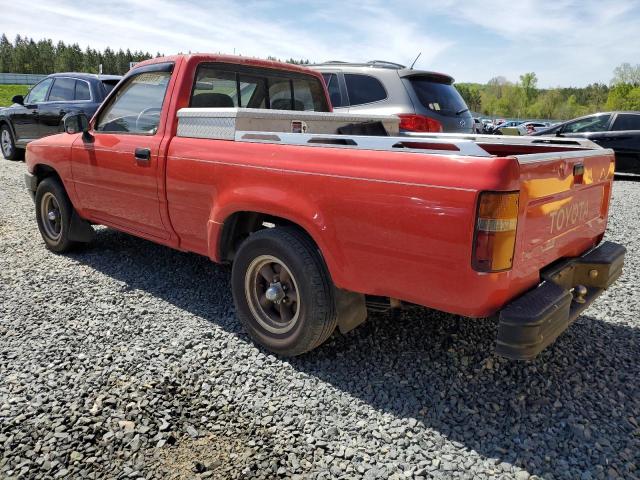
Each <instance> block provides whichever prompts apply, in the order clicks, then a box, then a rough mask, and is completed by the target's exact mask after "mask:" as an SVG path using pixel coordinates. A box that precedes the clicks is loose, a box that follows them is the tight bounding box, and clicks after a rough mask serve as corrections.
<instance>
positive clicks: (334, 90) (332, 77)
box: [322, 73, 343, 107]
mask: <svg viewBox="0 0 640 480" xmlns="http://www.w3.org/2000/svg"><path fill="white" fill-rule="evenodd" d="M322 76H323V77H324V83H326V84H327V90H328V91H329V98H330V99H331V105H333V106H334V107H342V106H343V103H342V94H341V93H340V85H339V84H338V75H336V74H335V73H323V74H322Z"/></svg>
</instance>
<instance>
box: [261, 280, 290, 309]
mask: <svg viewBox="0 0 640 480" xmlns="http://www.w3.org/2000/svg"><path fill="white" fill-rule="evenodd" d="M264 295H265V297H267V300H269V301H270V302H273V303H275V304H280V302H282V300H284V297H285V293H284V289H283V288H282V284H281V283H280V282H277V283H272V284H271V286H269V288H267V291H266V292H264Z"/></svg>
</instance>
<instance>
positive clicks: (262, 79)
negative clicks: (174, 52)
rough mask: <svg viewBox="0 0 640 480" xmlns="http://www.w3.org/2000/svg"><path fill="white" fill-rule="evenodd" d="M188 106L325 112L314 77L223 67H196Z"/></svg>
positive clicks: (323, 97) (319, 83)
mask: <svg viewBox="0 0 640 480" xmlns="http://www.w3.org/2000/svg"><path fill="white" fill-rule="evenodd" d="M189 106H190V107H192V108H224V107H246V108H270V109H274V110H306V111H316V112H328V111H329V107H328V105H327V99H326V97H325V93H324V87H323V85H322V82H321V81H320V79H318V78H317V77H315V76H312V75H305V74H299V73H296V72H291V73H285V72H278V71H276V70H271V69H261V68H251V67H241V68H238V67H237V66H235V67H234V66H232V65H226V64H205V65H201V66H200V67H198V71H197V74H196V80H195V82H194V85H193V89H192V92H191V100H190V102H189Z"/></svg>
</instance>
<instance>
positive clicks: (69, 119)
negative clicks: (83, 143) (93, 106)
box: [62, 112, 89, 134]
mask: <svg viewBox="0 0 640 480" xmlns="http://www.w3.org/2000/svg"><path fill="white" fill-rule="evenodd" d="M62 124H63V125H64V131H65V132H67V133H69V134H74V133H80V132H82V133H88V132H89V119H88V118H87V116H86V115H85V113H84V112H79V113H67V114H66V115H65V116H64V118H63V119H62Z"/></svg>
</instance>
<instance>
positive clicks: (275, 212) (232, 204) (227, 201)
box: [207, 186, 346, 286]
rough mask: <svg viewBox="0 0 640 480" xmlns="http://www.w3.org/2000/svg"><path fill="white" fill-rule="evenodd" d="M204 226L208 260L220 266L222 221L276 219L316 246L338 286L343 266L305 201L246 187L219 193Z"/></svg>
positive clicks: (322, 222)
mask: <svg viewBox="0 0 640 480" xmlns="http://www.w3.org/2000/svg"><path fill="white" fill-rule="evenodd" d="M213 205H214V207H213V209H212V211H211V215H210V217H209V222H208V225H207V236H208V238H207V242H208V255H209V257H210V258H211V259H212V260H214V261H216V262H220V261H221V260H222V259H221V258H220V242H221V235H222V229H223V226H224V223H225V221H226V220H227V219H228V218H229V217H231V215H233V214H234V213H237V212H256V213H263V214H266V215H271V216H274V217H280V218H284V219H286V220H288V221H289V222H291V223H293V224H295V225H298V226H299V227H300V228H301V229H303V230H304V231H305V232H306V233H307V234H308V235H309V236H310V237H311V238H312V239H313V240H314V242H315V243H316V245H318V248H319V249H320V253H321V255H322V256H323V258H324V260H325V262H326V264H327V267H328V269H329V273H330V274H331V278H332V280H333V282H334V283H335V284H336V285H337V286H340V284H341V283H342V279H343V277H344V269H345V266H346V262H345V258H344V255H343V254H342V251H341V248H340V245H339V244H338V242H336V235H335V231H334V229H333V227H332V226H331V225H330V224H328V223H327V222H326V217H325V215H324V214H323V212H322V211H321V208H320V207H319V206H318V205H315V204H314V203H313V202H311V201H310V200H309V198H305V197H301V196H296V195H294V194H292V193H291V192H290V191H287V192H285V191H282V190H280V189H277V188H273V187H264V186H260V187H249V188H240V189H234V190H233V191H226V192H221V193H220V194H219V195H218V196H217V198H216V199H215V200H214V202H213Z"/></svg>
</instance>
